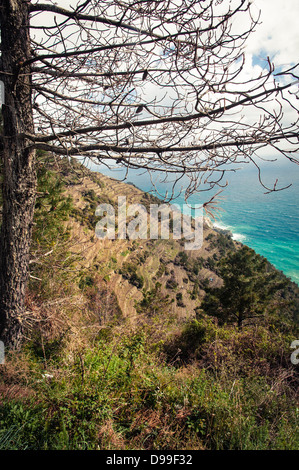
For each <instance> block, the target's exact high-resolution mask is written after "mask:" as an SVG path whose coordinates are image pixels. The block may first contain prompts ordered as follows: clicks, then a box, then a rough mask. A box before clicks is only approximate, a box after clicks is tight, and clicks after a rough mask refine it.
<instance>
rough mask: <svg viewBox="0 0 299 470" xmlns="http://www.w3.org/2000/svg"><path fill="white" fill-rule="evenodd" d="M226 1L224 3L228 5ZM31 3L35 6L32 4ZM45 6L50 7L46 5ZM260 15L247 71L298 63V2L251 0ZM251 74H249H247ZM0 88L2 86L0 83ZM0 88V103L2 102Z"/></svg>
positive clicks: (66, 0) (61, 1)
mask: <svg viewBox="0 0 299 470" xmlns="http://www.w3.org/2000/svg"><path fill="white" fill-rule="evenodd" d="M228 2H229V0H224V5H225V3H228ZM32 3H35V1H33V2H32ZM45 3H51V2H50V1H47V0H46V1H45ZM54 3H56V4H57V5H59V6H61V7H64V8H67V7H68V6H69V5H70V4H72V5H75V4H76V3H77V1H76V0H57V1H56V2H54ZM259 10H260V11H261V18H260V22H261V24H260V25H259V26H257V27H256V31H255V33H254V34H252V35H251V36H250V38H249V40H248V41H247V44H246V49H245V52H246V55H247V57H248V58H247V61H248V62H247V63H248V67H249V68H250V67H252V66H255V65H257V64H258V65H259V66H261V67H263V66H264V64H265V65H266V62H265V59H266V58H267V56H269V57H270V59H271V62H274V65H275V67H276V69H278V68H279V67H284V66H287V65H290V64H295V63H297V62H299V58H298V55H299V54H298V51H299V33H298V18H299V1H298V0H286V1H284V2H282V1H281V0H252V12H253V14H254V15H256V14H258V11H259ZM248 72H249V73H250V70H248ZM0 84H1V83H0ZM2 96H3V87H2V86H1V93H0V101H1V102H3V98H2Z"/></svg>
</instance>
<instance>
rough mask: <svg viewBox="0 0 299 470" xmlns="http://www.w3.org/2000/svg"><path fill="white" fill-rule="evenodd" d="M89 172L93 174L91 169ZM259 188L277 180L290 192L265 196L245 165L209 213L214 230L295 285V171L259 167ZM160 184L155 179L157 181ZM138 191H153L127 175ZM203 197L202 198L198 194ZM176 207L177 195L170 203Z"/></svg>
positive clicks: (141, 177)
mask: <svg viewBox="0 0 299 470" xmlns="http://www.w3.org/2000/svg"><path fill="white" fill-rule="evenodd" d="M92 169H93V168H92ZM97 170H98V171H101V172H102V173H105V174H107V175H109V176H112V177H114V178H116V179H122V177H123V175H124V173H123V171H118V172H111V171H108V170H106V169H105V168H102V167H101V168H99V167H97ZM262 170H263V173H262V174H263V176H264V182H266V183H269V184H271V183H274V182H275V180H276V178H278V187H283V186H286V185H289V184H290V183H291V184H292V186H291V187H290V188H288V189H285V190H283V191H277V192H275V193H270V194H265V189H264V188H262V187H261V185H260V184H259V182H258V177H257V171H256V169H255V168H248V166H247V165H246V166H245V167H244V168H243V169H242V170H240V171H238V172H236V173H233V174H232V176H230V178H229V186H228V187H227V188H226V189H225V190H224V191H223V193H222V194H221V199H220V201H219V207H221V209H222V211H221V212H217V213H215V215H216V216H217V219H216V220H215V221H213V223H215V225H217V226H219V227H221V228H226V229H229V230H230V231H231V232H232V233H233V238H234V239H236V240H238V241H241V242H242V243H244V244H245V245H248V246H249V247H251V248H253V249H254V250H255V251H256V252H257V253H259V254H260V255H262V256H265V257H266V258H267V259H268V260H269V261H270V262H271V263H272V264H273V265H274V266H275V267H276V268H277V269H279V270H281V271H283V272H284V273H285V275H286V276H288V277H289V278H291V279H292V280H293V281H294V282H296V283H297V284H299V239H298V231H299V209H298V196H299V168H298V166H296V165H294V164H290V163H285V162H284V163H282V162H281V163H277V164H275V165H273V164H266V163H265V164H264V165H263V167H262ZM160 179H161V178H160ZM158 180H159V178H157V184H156V185H157V188H158V189H159V190H160V192H161V193H163V194H165V189H167V187H169V186H170V185H169V184H168V185H167V184H163V183H162V182H159V181H158ZM126 181H129V182H132V183H134V184H135V185H136V186H137V187H139V188H140V189H142V190H143V191H151V190H152V189H153V187H152V185H151V182H150V179H149V178H148V176H147V174H146V173H141V172H140V171H135V170H134V171H130V173H129V175H128V177H127V180H126ZM203 194H204V197H207V194H206V193H203ZM200 197H201V196H192V197H190V199H189V202H190V203H202V202H203V201H202V200H200ZM174 202H176V203H178V204H180V205H181V206H182V204H183V203H184V197H183V196H182V195H181V196H179V197H177V198H176V200H175V201H174Z"/></svg>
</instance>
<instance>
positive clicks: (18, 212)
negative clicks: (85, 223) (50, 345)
mask: <svg viewBox="0 0 299 470" xmlns="http://www.w3.org/2000/svg"><path fill="white" fill-rule="evenodd" d="M28 26H29V14H28V3H27V2H22V0H2V1H1V43H2V71H1V72H2V73H1V80H2V81H3V83H4V89H5V104H4V105H3V106H2V115H3V142H2V147H3V152H2V159H3V185H2V194H3V212H2V226H1V245H0V339H1V340H2V341H3V342H4V345H5V347H6V348H18V347H19V346H20V344H21V342H22V337H23V323H24V315H25V312H24V299H25V292H26V286H27V281H28V271H29V250H30V241H31V228H32V221H33V213H34V205H35V192H36V172H35V150H34V149H33V148H32V147H30V144H29V142H28V141H27V139H26V138H25V137H24V133H26V132H30V133H34V125H33V113H32V104H31V92H32V88H31V75H30V68H29V67H22V65H23V64H24V62H25V61H26V60H27V59H29V58H30V37H29V27H28Z"/></svg>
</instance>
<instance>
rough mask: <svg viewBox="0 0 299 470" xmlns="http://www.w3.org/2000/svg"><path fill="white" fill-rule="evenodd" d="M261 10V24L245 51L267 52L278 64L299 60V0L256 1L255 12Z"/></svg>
mask: <svg viewBox="0 0 299 470" xmlns="http://www.w3.org/2000/svg"><path fill="white" fill-rule="evenodd" d="M258 10H260V11H261V20H260V21H261V23H262V24H260V25H259V26H258V27H257V28H256V32H255V33H254V34H252V35H251V37H250V39H249V41H248V44H247V47H246V52H247V53H248V54H251V55H255V56H256V57H257V58H265V57H267V55H268V56H269V57H270V59H271V61H272V62H274V64H275V66H276V67H278V66H284V65H287V64H295V63H297V62H299V57H298V56H299V53H298V52H299V33H298V18H299V2H298V0H286V1H284V2H282V1H281V0H253V5H252V11H253V12H254V13H255V12H256V11H258Z"/></svg>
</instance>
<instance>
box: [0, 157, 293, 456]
mask: <svg viewBox="0 0 299 470" xmlns="http://www.w3.org/2000/svg"><path fill="white" fill-rule="evenodd" d="M45 159H46V160H47V164H46V165H45ZM119 195H122V196H126V198H127V204H133V203H141V204H143V205H144V206H146V207H148V206H149V204H150V203H151V202H153V203H154V202H156V203H157V202H158V200H157V199H156V198H154V197H152V196H150V195H148V194H146V193H143V192H142V191H140V190H139V189H138V188H136V187H135V186H134V185H132V184H125V183H123V182H119V181H116V180H113V179H111V178H108V177H107V176H104V175H101V174H99V173H94V172H91V171H89V170H88V169H86V168H85V167H83V166H81V165H80V164H78V163H77V162H75V161H74V160H72V161H70V162H69V161H68V160H67V159H63V160H60V159H59V160H55V159H53V158H52V157H50V156H47V155H42V156H41V160H40V166H39V188H38V198H37V202H36V215H35V225H34V233H33V243H32V256H31V262H30V283H29V288H28V294H27V301H26V305H27V306H26V308H27V311H26V314H25V316H24V322H25V324H26V341H25V344H24V347H23V349H22V351H20V352H18V353H7V356H6V362H5V364H4V365H2V366H1V367H2V368H3V374H2V376H1V379H0V399H1V409H0V423H1V430H0V448H13V449H14V448H17V449H22V448H29V449H47V448H50V449H55V448H58V449H85V448H89V449H281V448H282V449H285V448H287V449H295V448H298V447H299V446H298V444H299V440H298V436H296V433H295V432H294V429H295V428H296V425H297V419H298V415H297V411H296V410H298V407H297V406H298V395H297V393H298V392H297V387H298V366H296V365H294V364H292V362H291V360H290V355H291V352H292V350H291V349H290V345H291V342H292V341H294V340H296V339H297V338H298V332H299V328H298V298H299V295H298V286H296V284H294V283H292V282H290V281H289V280H288V279H286V278H285V276H284V275H283V274H282V273H279V272H277V271H276V270H275V269H274V268H273V267H272V266H271V265H270V264H269V263H267V261H266V260H263V259H262V258H261V257H259V256H258V255H256V254H255V253H254V252H253V251H252V250H249V249H247V248H246V247H244V246H242V245H241V244H240V243H238V242H235V241H233V240H232V238H231V236H230V234H229V233H225V232H221V231H219V230H216V229H214V228H213V227H212V226H211V225H210V224H209V223H208V221H206V222H205V224H204V232H203V240H204V242H203V246H202V248H201V249H200V250H194V251H185V250H184V240H183V239H182V240H173V239H170V240H161V239H158V240H150V239H148V240H129V239H125V240H120V239H115V240H99V239H98V238H97V237H96V236H95V226H96V223H97V221H98V220H99V218H97V217H96V216H95V209H96V207H97V206H98V205H99V204H100V203H109V204H112V205H114V206H117V197H118V196H119ZM243 255H244V256H243ZM242 256H243V257H242ZM233 263H234V264H233ZM228 266H233V268H231V271H234V272H227V271H228ZM238 270H239V271H240V273H241V274H240V275H238V276H239V277H237V273H238ZM246 273H247V274H246ZM233 280H234V282H237V286H238V289H239V288H240V289H241V290H240V291H239V293H238V292H236V290H235V288H234V287H233ZM240 286H241V287H240ZM242 286H243V287H242ZM248 286H249V287H248ZM250 286H251V287H250ZM242 288H243V290H242ZM249 288H250V290H249ZM248 292H249V293H250V297H248ZM221 295H222V297H221ZM246 296H247V297H246ZM223 299H224V300H223ZM225 299H229V305H228V306H227V305H225ZM240 299H243V300H244V302H245V303H246V302H247V306H249V305H250V307H251V308H250V311H249V309H248V308H247V309H245V308H244V311H243V316H242V318H241V320H240V318H238V320H239V323H238V320H237V319H236V318H237V317H236V315H237V313H238V314H239V311H240V305H239V304H238V307H236V306H235V305H236V304H237V300H240ZM246 299H247V300H246ZM238 309H239V310H238ZM237 310H238V312H237ZM25 415H26V416H27V418H26V422H25V421H24V416H25ZM21 423H22V424H21Z"/></svg>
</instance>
